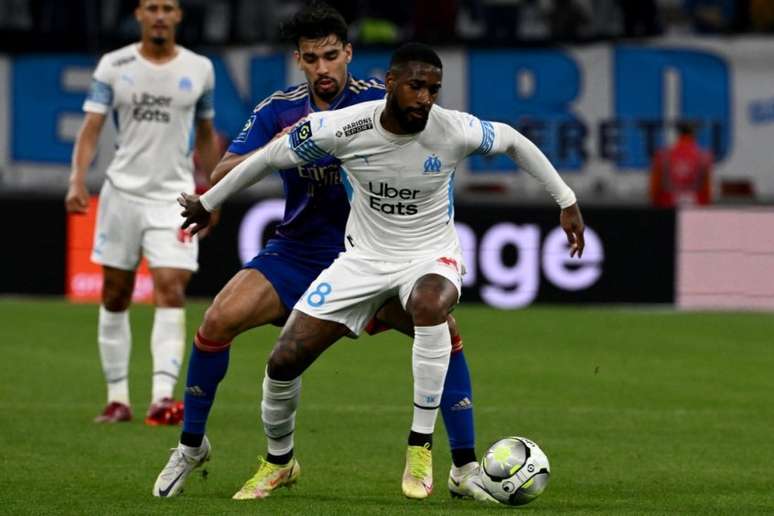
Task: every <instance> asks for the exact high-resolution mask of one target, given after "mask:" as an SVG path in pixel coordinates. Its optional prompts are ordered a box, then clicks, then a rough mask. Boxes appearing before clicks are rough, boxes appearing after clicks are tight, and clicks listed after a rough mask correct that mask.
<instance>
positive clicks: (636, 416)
mask: <svg viewBox="0 0 774 516" xmlns="http://www.w3.org/2000/svg"><path fill="white" fill-rule="evenodd" d="M204 308H205V306H204V305H203V304H192V305H191V306H190V308H189V312H188V328H189V334H190V332H192V331H193V330H194V328H195V327H196V326H197V324H198V323H199V321H200V320H201V315H202V312H203V310H204ZM456 315H457V318H458V320H459V321H460V326H461V328H462V332H463V336H464V338H465V350H466V354H467V357H468V361H469V364H470V367H471V371H472V377H473V384H474V395H475V414H476V425H477V434H478V442H477V444H478V450H477V451H478V453H479V455H480V454H481V453H482V452H483V451H484V449H485V448H486V447H487V445H488V444H489V443H491V442H492V441H494V440H496V439H497V438H499V437H503V436H506V435H509V434H517V435H524V436H527V437H530V438H532V439H534V440H535V441H537V442H538V443H539V444H540V445H541V446H542V447H543V449H544V450H545V451H546V453H547V454H548V457H549V459H550V461H551V466H552V473H553V475H552V479H551V483H550V484H549V486H548V489H547V491H546V492H545V493H544V495H543V496H542V497H541V498H539V499H538V500H537V501H535V502H534V503H533V504H531V505H528V506H525V507H523V508H518V509H513V508H507V507H502V506H497V507H491V506H486V505H482V504H477V503H476V502H471V501H459V500H452V499H450V497H449V495H448V493H447V491H446V475H447V473H448V469H449V462H450V459H449V452H448V446H447V444H446V434H445V431H444V429H443V425H442V424H441V422H440V418H439V424H438V430H437V432H436V438H435V449H434V459H435V465H434V467H435V482H436V489H435V492H434V493H433V495H432V496H431V497H430V498H429V499H428V500H425V501H423V502H415V501H409V500H406V499H404V498H403V497H402V495H401V492H400V476H401V472H402V468H403V460H404V453H405V451H404V447H405V439H406V435H407V432H408V428H409V424H410V418H411V369H410V356H411V355H410V345H409V341H408V339H407V338H405V337H403V336H400V335H398V334H395V333H394V332H390V333H387V334H382V335H379V336H376V337H363V338H361V339H359V340H357V341H353V340H344V341H342V342H340V343H339V344H337V345H336V346H334V348H332V349H331V350H329V351H328V352H326V353H325V354H324V355H323V356H322V357H321V359H320V360H319V361H318V362H317V363H316V364H314V365H313V366H312V368H311V369H310V370H309V371H308V372H307V374H306V375H305V376H304V388H303V392H302V396H301V408H300V412H299V414H298V431H297V435H296V452H297V456H298V458H299V460H300V462H301V467H302V474H301V478H300V480H299V483H298V485H297V486H296V487H294V488H293V489H291V490H281V491H280V492H278V493H276V494H275V495H273V496H272V497H271V498H269V499H267V500H265V501H261V502H256V503H253V502H237V501H232V500H231V499H230V497H231V495H232V494H233V493H234V492H235V491H236V490H237V489H238V488H239V487H240V486H241V484H242V483H243V482H244V481H245V480H246V479H247V478H248V477H249V476H250V475H252V473H253V471H254V467H255V457H256V456H257V455H258V454H260V453H262V451H263V450H264V446H265V442H264V437H263V434H262V430H261V427H260V426H259V400H260V381H261V378H262V375H263V368H264V363H265V359H266V356H267V354H268V352H269V349H270V348H271V346H272V345H273V342H274V339H275V337H276V335H277V332H278V330H277V329H276V328H273V327H267V328H263V329H260V330H256V331H253V332H251V333H248V334H246V335H244V336H242V337H241V338H239V339H238V340H237V341H236V342H235V345H234V347H233V350H232V354H231V365H230V370H229V374H228V376H227V378H226V380H225V381H224V382H223V383H222V384H221V387H220V390H219V393H218V399H217V402H216V405H215V408H214V410H213V414H212V417H211V419H210V423H209V427H208V435H209V437H210V439H211V441H212V443H213V458H212V461H211V462H210V463H209V465H208V467H207V470H208V472H209V475H208V478H207V479H206V480H205V479H203V478H202V477H201V475H194V476H192V477H191V478H190V479H189V482H188V484H187V486H186V489H185V493H184V494H183V495H182V496H180V497H178V498H175V499H170V500H158V499H154V498H153V497H152V496H151V487H152V485H153V482H154V479H155V477H156V475H157V474H158V472H159V471H160V469H161V467H162V466H163V465H164V463H165V462H166V460H167V457H168V449H169V448H170V447H172V446H174V445H175V444H176V442H177V436H178V431H179V429H177V428H147V427H145V426H144V425H143V424H142V416H143V415H144V411H145V409H146V406H147V403H148V397H149V392H150V351H149V349H148V348H149V346H148V344H147V342H148V339H149V335H150V324H151V319H152V309H151V308H150V307H147V306H138V307H135V308H133V309H132V313H131V318H132V328H133V338H134V348H133V353H132V361H131V370H130V389H131V396H132V401H133V408H134V412H135V420H134V421H133V422H132V423H129V424H120V425H114V426H98V425H95V424H93V423H92V422H91V420H92V418H93V417H94V416H95V415H96V414H97V412H98V411H99V410H100V409H101V408H102V406H103V403H104V395H105V392H104V385H103V380H102V373H101V371H100V366H99V360H98V356H97V347H96V344H95V338H96V320H97V309H96V307H95V306H88V305H68V304H66V303H64V302H61V301H55V300H17V299H4V300H0V336H1V337H2V338H0V343H1V344H0V345H1V346H2V359H0V378H2V380H1V383H0V385H1V386H2V389H1V390H0V415H1V417H0V421H2V423H1V424H0V445H1V446H0V513H2V514H12V515H23V514H74V515H102V514H170V515H177V516H180V515H194V514H202V515H215V514H331V515H334V514H335V515H338V514H353V515H363V514H369V515H372V514H420V513H421V514H484V513H492V514H506V513H507V512H508V511H512V512H515V511H518V512H519V513H530V514H532V513H541V514H594V513H605V514H645V513H648V514H690V513H694V514H695V513H702V514H745V515H746V514H753V513H765V512H774V473H773V472H772V470H773V469H774V444H773V442H774V439H772V436H774V402H773V400H774V340H772V339H773V337H772V336H773V335H774V318H772V316H771V315H770V314H717V313H711V314H678V313H673V312H669V311H658V310H637V309H631V310H629V309H614V308H587V309H584V308H532V309H528V310H523V311H515V312H503V311H495V310H491V309H488V308H484V307H478V306H465V305H463V306H461V307H460V308H459V309H458V310H457V312H456ZM181 383H182V381H181ZM180 390H181V389H180V386H178V391H180Z"/></svg>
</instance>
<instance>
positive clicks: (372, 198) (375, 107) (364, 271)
mask: <svg viewBox="0 0 774 516" xmlns="http://www.w3.org/2000/svg"><path fill="white" fill-rule="evenodd" d="M441 78H442V64H441V60H440V58H439V57H438V55H437V54H436V53H435V52H434V51H433V50H432V49H430V48H429V47H427V46H425V45H421V44H417V43H412V44H407V45H404V46H403V47H401V48H400V49H398V50H397V51H396V52H395V53H394V54H393V56H392V60H391V62H390V69H389V72H388V73H387V77H386V86H387V97H386V99H385V100H384V101H372V102H366V103H362V104H358V105H355V106H351V107H348V108H344V109H341V110H338V111H331V112H320V113H311V114H310V115H309V117H308V118H307V119H306V120H305V121H304V122H302V123H300V124H298V125H297V126H296V127H295V128H294V129H293V130H292V131H291V132H290V133H289V134H287V135H285V136H283V137H282V138H279V139H276V140H274V141H272V142H271V143H269V144H268V145H266V146H265V147H264V148H263V149H261V150H260V151H258V152H256V153H255V154H253V155H251V156H250V157H249V158H247V159H246V160H245V161H244V162H242V163H241V164H240V165H238V166H237V167H236V168H235V169H234V170H232V171H231V173H230V174H229V175H228V176H226V177H225V178H224V179H222V180H221V181H220V182H219V183H218V184H217V185H216V186H215V187H214V188H212V189H211V190H210V191H209V192H207V193H205V194H204V195H203V196H202V197H201V198H199V197H196V196H190V195H187V194H184V195H182V196H181V198H180V199H179V202H180V204H181V205H182V206H183V207H184V210H183V216H184V217H186V220H185V221H184V223H183V227H184V228H190V231H191V232H193V233H195V232H196V231H198V230H200V229H202V228H204V227H206V226H207V224H208V223H209V218H210V212H212V211H213V210H214V209H216V208H217V207H218V206H220V205H221V204H222V203H223V201H224V200H225V199H226V198H227V197H229V196H230V195H231V194H233V193H234V192H236V191H238V190H241V189H242V188H245V187H246V186H248V185H250V184H253V183H254V182H256V181H258V180H260V179H261V178H263V177H265V176H266V175H268V174H269V173H270V172H271V171H272V170H274V169H277V168H280V169H281V168H286V167H288V166H292V165H295V164H300V163H305V162H308V161H312V160H315V159H319V158H320V157H321V156H324V155H330V156H334V157H336V158H338V159H339V160H340V161H341V163H342V165H341V168H342V171H343V174H345V176H346V177H345V178H344V179H345V183H346V184H347V187H348V190H349V193H350V195H349V199H350V203H351V211H350V215H349V219H348V222H347V228H346V251H345V252H344V253H342V254H341V255H339V258H337V259H336V261H334V262H333V264H332V265H331V266H330V267H329V268H328V269H326V270H324V271H323V272H322V273H321V274H320V276H319V277H318V278H317V279H316V280H315V281H313V282H312V284H311V285H310V286H309V289H308V290H307V291H306V293H305V294H304V295H303V296H302V297H301V299H300V300H299V301H298V303H297V304H296V305H295V307H294V310H293V312H292V313H291V315H290V318H289V319H288V322H287V324H286V325H285V327H284V328H283V330H282V332H281V334H280V336H279V339H278V341H277V344H276V346H275V347H274V349H273V351H272V353H271V355H270V357H269V360H268V364H267V367H266V375H265V377H264V382H263V401H262V404H261V408H262V420H263V423H264V429H265V432H266V435H267V440H268V453H267V457H266V461H265V462H264V463H263V465H262V466H261V469H259V471H258V473H257V474H256V476H255V477H254V480H255V482H254V483H253V486H252V487H253V489H254V490H255V495H256V496H255V497H256V498H264V497H266V496H269V495H270V494H271V492H272V491H273V490H274V489H276V488H277V487H280V486H283V485H290V484H292V483H293V482H295V480H296V478H297V477H298V471H299V466H298V461H297V460H296V459H295V458H294V457H293V433H294V430H295V414H296V409H297V407H298V403H299V398H300V391H301V374H302V373H303V371H304V370H305V369H306V368H307V367H308V366H309V365H311V363H312V362H313V361H314V360H315V359H316V358H317V357H318V356H319V355H320V354H321V353H322V352H323V351H325V349H327V348H328V347H329V346H331V345H332V344H333V343H334V342H336V341H337V340H338V339H339V338H341V337H342V336H344V335H347V334H349V333H355V334H359V333H360V332H361V331H362V329H363V327H364V326H365V324H366V323H367V322H368V320H369V319H370V318H371V316H372V315H373V314H374V312H375V311H376V310H377V309H378V308H379V307H380V306H381V304H382V303H383V302H384V300H385V299H387V298H389V297H391V296H395V295H397V296H398V297H399V299H400V301H401V303H402V305H403V306H404V307H405V309H406V311H407V312H408V313H409V314H410V315H411V317H412V320H413V322H414V346H413V351H412V367H413V373H414V400H413V401H414V413H413V421H412V424H411V431H410V433H409V438H408V449H407V453H406V468H405V470H404V473H403V479H402V489H403V493H404V494H405V495H406V496H407V497H409V498H415V499H422V498H426V497H427V496H428V495H429V494H430V492H431V490H432V485H433V479H432V456H431V451H430V450H431V446H432V434H433V430H434V427H435V419H436V415H437V411H438V404H439V400H440V396H441V391H442V387H443V383H444V377H445V374H446V367H447V364H448V361H449V352H450V349H451V343H450V337H449V329H448V326H447V322H446V318H447V315H448V314H449V312H450V310H451V309H452V308H453V307H454V305H455V304H456V303H457V302H458V300H459V295H460V288H461V276H462V274H463V273H464V265H463V262H462V253H461V250H460V245H459V240H458V238H457V234H456V232H455V230H454V205H453V198H452V192H453V178H454V170H455V168H456V167H457V165H458V163H459V162H460V161H462V160H463V159H464V158H465V157H467V156H470V155H472V154H494V153H504V154H507V155H508V156H510V157H511V158H512V159H514V160H515V161H516V162H517V163H518V164H519V166H520V167H521V168H522V169H524V170H525V171H527V172H528V173H530V174H531V175H533V176H534V177H536V178H537V179H538V180H539V181H540V182H541V183H542V184H543V185H544V186H545V188H546V189H547V190H548V192H549V193H550V194H551V196H552V197H553V198H554V200H555V201H556V202H557V204H559V206H560V208H561V212H560V224H561V226H562V228H563V229H564V230H565V232H566V233H567V238H568V242H569V246H570V248H569V252H570V255H571V256H574V255H576V254H577V255H578V256H580V255H581V253H582V252H583V247H584V241H583V230H584V225H583V219H582V217H581V213H580V209H579V208H578V205H577V203H576V199H575V195H574V193H573V191H572V190H571V189H570V188H569V187H568V186H567V185H566V184H565V183H564V181H562V179H561V178H560V177H559V174H558V173H557V172H556V170H555V169H554V168H553V166H552V165H551V164H550V162H549V161H548V159H547V158H546V157H545V156H544V155H543V153H542V152H540V150H539V149H538V148H537V147H536V146H535V145H534V144H532V143H531V142H530V141H529V140H527V139H526V138H525V137H524V136H522V135H521V134H519V133H518V132H517V131H516V130H515V129H513V128H511V127H510V126H508V125H506V124H502V123H497V122H488V121H482V120H479V119H477V118H476V117H474V116H472V115H469V114H466V113H460V112H456V111H450V110H447V109H444V108H441V107H439V106H436V105H434V103H435V100H436V98H437V95H438V93H439V90H440V88H441Z"/></svg>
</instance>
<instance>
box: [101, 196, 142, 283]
mask: <svg viewBox="0 0 774 516" xmlns="http://www.w3.org/2000/svg"><path fill="white" fill-rule="evenodd" d="M142 232H143V215H142V205H139V204H137V203H135V202H132V201H131V200H129V199H127V198H126V197H125V196H124V195H123V194H121V193H120V192H117V191H116V190H114V189H113V188H112V187H111V186H110V183H108V182H105V184H104V185H103V187H102V190H101V191H100V196H99V206H98V208H97V223H96V224H95V226H94V243H93V247H92V251H91V261H93V262H94V263H97V264H100V265H102V266H103V267H112V268H114V269H118V270H121V271H134V270H135V269H136V268H137V265H138V264H139V263H140V250H141V248H142Z"/></svg>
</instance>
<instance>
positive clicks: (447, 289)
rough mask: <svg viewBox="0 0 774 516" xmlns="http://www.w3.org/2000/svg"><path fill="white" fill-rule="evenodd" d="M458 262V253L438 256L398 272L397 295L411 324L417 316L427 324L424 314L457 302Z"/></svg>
mask: <svg viewBox="0 0 774 516" xmlns="http://www.w3.org/2000/svg"><path fill="white" fill-rule="evenodd" d="M461 264H462V259H461V257H460V256H458V255H449V256H439V257H438V258H435V259H432V260H427V261H425V262H419V263H416V264H414V265H412V266H411V267H408V268H407V269H406V270H405V271H404V272H403V273H402V274H401V277H400V279H399V289H398V296H399V298H400V301H401V304H402V305H403V306H404V307H405V308H406V311H407V312H409V313H410V314H411V316H412V319H413V320H414V323H415V324H416V323H417V322H418V321H417V318H418V317H420V318H421V319H423V324H427V321H426V320H424V319H426V317H427V316H431V317H435V316H433V315H432V314H434V313H440V312H444V311H446V312H448V311H449V310H451V309H452V308H453V307H454V305H455V304H457V302H458V301H459V298H460V294H461V292H462V272H461V271H462V267H461ZM446 315H447V313H444V314H443V317H444V318H445V317H446Z"/></svg>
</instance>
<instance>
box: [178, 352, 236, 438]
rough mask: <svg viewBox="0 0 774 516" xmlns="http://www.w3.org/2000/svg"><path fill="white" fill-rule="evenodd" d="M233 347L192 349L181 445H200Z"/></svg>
mask: <svg viewBox="0 0 774 516" xmlns="http://www.w3.org/2000/svg"><path fill="white" fill-rule="evenodd" d="M230 349H231V347H230V346H228V347H225V348H224V349H223V350H219V351H214V352H207V351H201V350H200V349H199V348H197V347H196V345H194V346H193V349H192V351H191V356H190V357H189V361H188V379H187V381H186V387H185V397H184V401H185V409H184V413H183V433H182V435H181V438H180V442H181V443H183V444H185V445H186V446H200V445H201V442H202V439H203V437H204V428H205V426H206V425H207V418H208V417H209V415H210V409H211V408H212V404H213V402H214V401H215V392H216V391H217V389H218V384H219V383H220V381H221V380H223V377H224V376H226V370H227V369H228V357H229V351H230Z"/></svg>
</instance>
